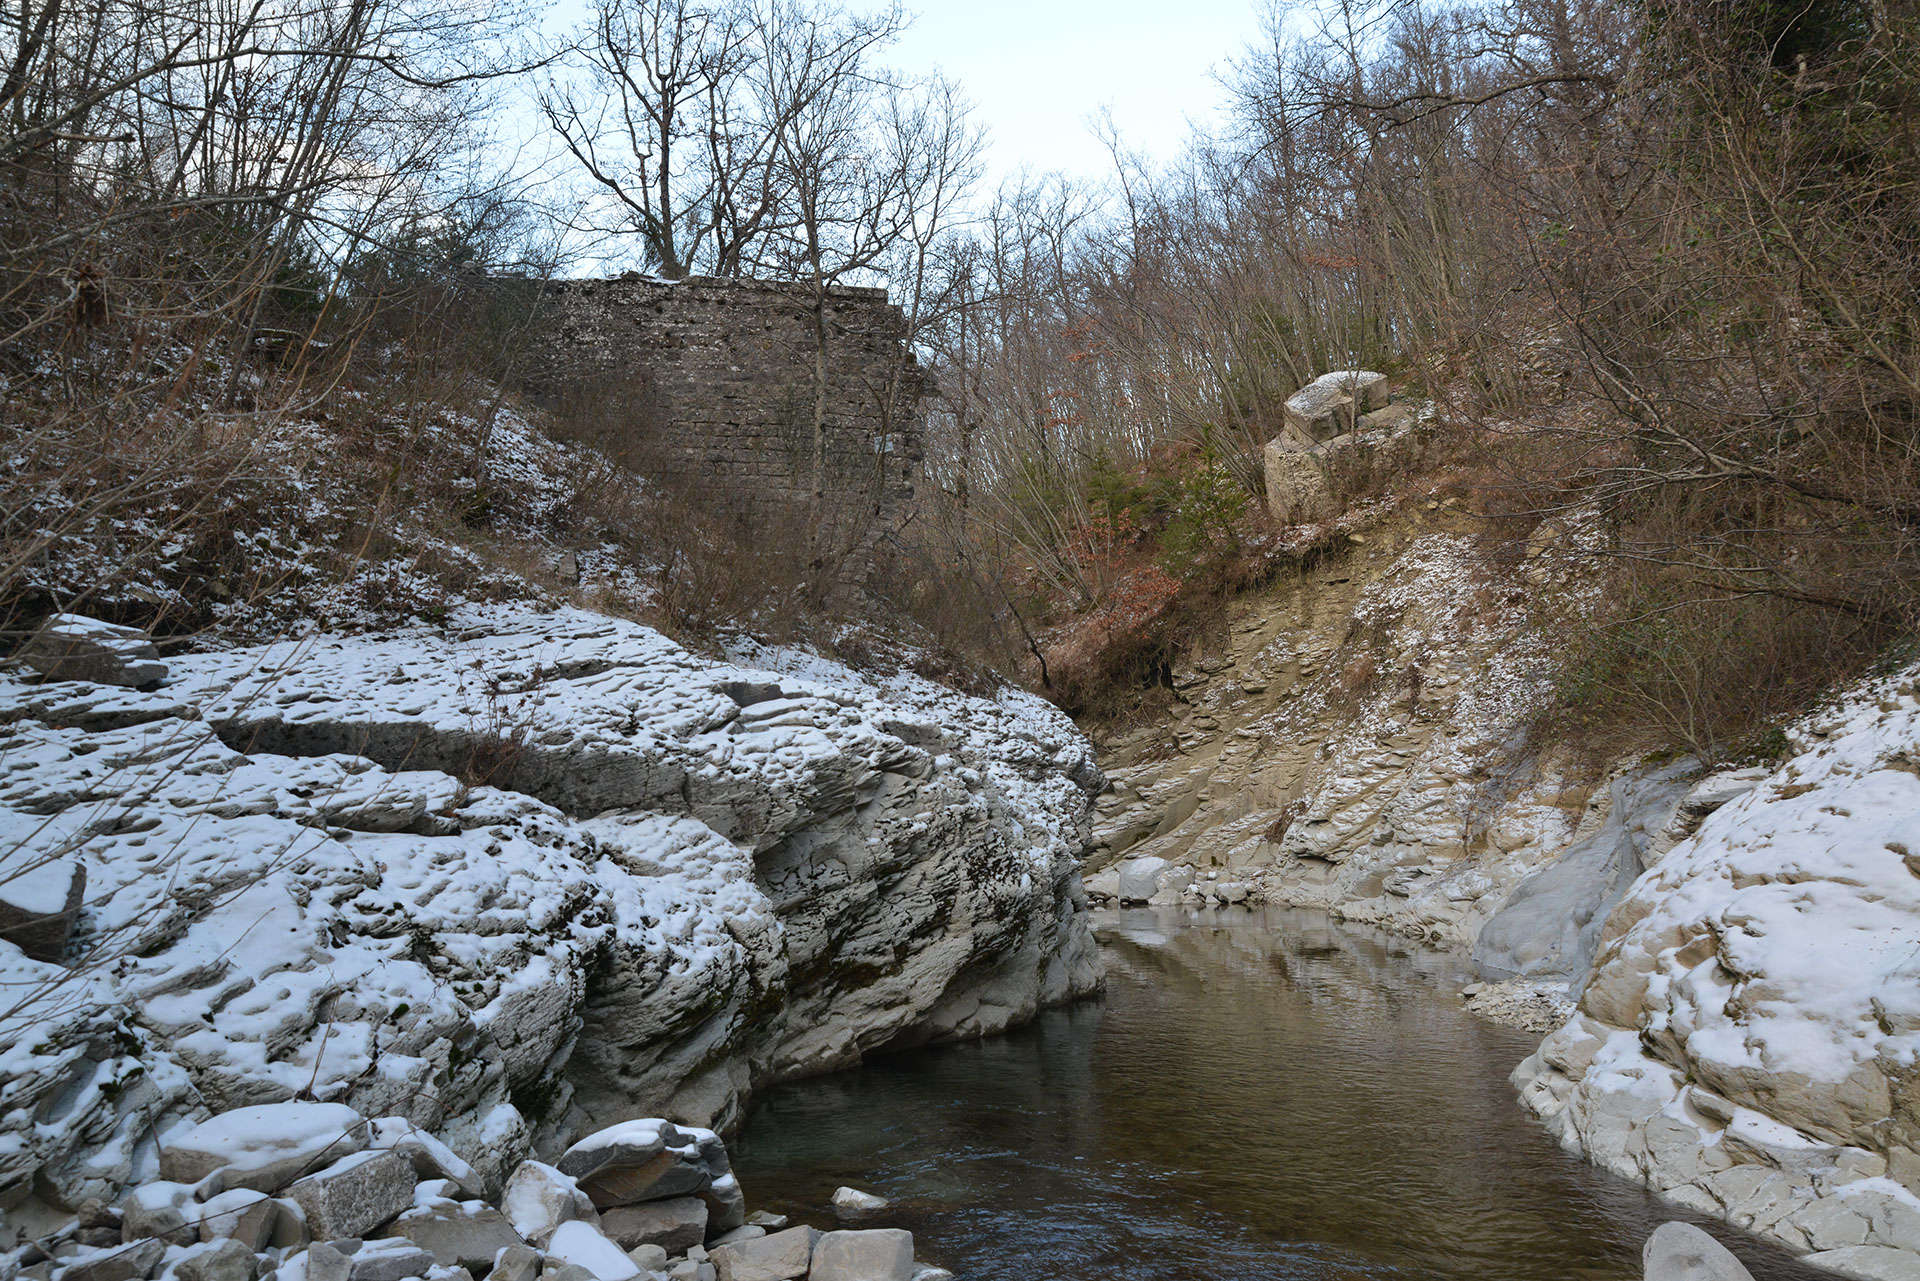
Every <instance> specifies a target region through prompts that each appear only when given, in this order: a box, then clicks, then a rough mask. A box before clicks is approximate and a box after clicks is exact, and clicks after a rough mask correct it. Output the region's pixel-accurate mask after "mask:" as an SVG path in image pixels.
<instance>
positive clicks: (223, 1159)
mask: <svg viewBox="0 0 1920 1281" xmlns="http://www.w3.org/2000/svg"><path fill="white" fill-rule="evenodd" d="M367 1139H368V1128H367V1120H366V1118H365V1117H363V1116H361V1115H360V1114H359V1113H358V1112H356V1111H354V1110H353V1109H352V1108H350V1107H346V1106H344V1105H343V1104H339V1103H300V1102H286V1103H267V1104H261V1105H258V1106H255V1107H246V1108H235V1109H233V1110H232V1111H231V1112H223V1113H221V1114H220V1115H219V1116H216V1117H212V1118H210V1119H209V1120H206V1121H202V1122H201V1123H200V1124H198V1125H196V1126H193V1127H191V1128H189V1129H185V1130H182V1131H179V1132H177V1133H174V1134H170V1135H168V1136H167V1139H166V1141H165V1142H164V1143H163V1144H162V1145H161V1147H160V1175H161V1177H162V1178H166V1179H171V1180H174V1181H175V1182H178V1183H198V1182H199V1181H200V1180H202V1179H204V1178H206V1177H207V1176H208V1175H209V1174H212V1173H213V1172H214V1171H215V1170H220V1171H223V1172H224V1173H223V1175H222V1182H223V1183H224V1185H225V1186H226V1187H228V1188H252V1189H253V1190H254V1191H256V1192H278V1191H279V1190H280V1189H281V1188H283V1187H286V1186H287V1185H288V1184H289V1183H292V1182H293V1181H294V1180H295V1179H298V1178H300V1177H301V1176H302V1175H305V1174H309V1173H312V1172H313V1171H315V1170H318V1169H320V1168H321V1167H322V1166H327V1165H331V1164H332V1163H333V1162H335V1161H337V1160H339V1159H340V1158H341V1157H344V1156H350V1155H352V1154H353V1153H355V1152H359V1151H360V1150H361V1149H363V1148H365V1147H366V1146H367ZM409 1186H411V1184H409ZM348 1235H350V1234H348Z"/></svg>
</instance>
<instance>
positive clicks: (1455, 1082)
mask: <svg viewBox="0 0 1920 1281" xmlns="http://www.w3.org/2000/svg"><path fill="white" fill-rule="evenodd" d="M1099 920H1100V926H1101V939H1102V942H1103V945H1104V946H1105V949H1106V952H1107V958H1108V990H1107V994H1106V996H1105V997H1104V998H1103V999H1101V1000H1099V1001H1093V1002H1087V1003H1083V1004H1081V1005H1078V1006H1075V1007H1073V1008H1071V1009H1067V1010H1062V1011H1056V1012H1054V1013H1051V1014H1048V1015H1046V1016H1045V1017H1043V1018H1042V1019H1041V1020H1040V1021H1039V1022H1038V1023H1037V1024H1035V1025H1034V1026H1032V1027H1030V1028H1027V1029H1024V1030H1022V1031H1020V1032H1018V1033H1015V1034H1013V1035H1010V1036H1006V1037H1001V1038H997V1039H994V1040H990V1041H984V1042H980V1043H977V1044H973V1045H964V1046H952V1047H945V1048H941V1049H935V1050H926V1051H919V1052H915V1053H912V1054H906V1055H900V1056H898V1057H895V1058H890V1059H886V1060H883V1061H881V1062H879V1063H875V1064H872V1065H869V1066H867V1067H865V1068H862V1069H860V1070H858V1071H854V1072H848V1073H842V1074H838V1075H835V1076H829V1077H822V1078H819V1079H817V1080H812V1081H804V1082H796V1083H794V1084H792V1085H788V1086H783V1087H780V1088H778V1089H775V1090H771V1091H769V1092H768V1093H767V1094H766V1095H765V1096H763V1098H762V1100H761V1102H760V1103H759V1105H758V1106H757V1107H756V1108H755V1110H754V1112H753V1115H752V1117H751V1118H750V1119H749V1122H748V1125H747V1129H746V1133H745V1134H744V1136H743V1137H742V1139H741V1141H740V1142H739V1143H738V1144H737V1145H736V1161H735V1164H736V1166H737V1168H738V1169H739V1170H740V1173H741V1178H742V1180H743V1182H745V1184H746V1188H747V1192H748V1196H749V1198H750V1200H751V1201H752V1203H753V1204H754V1205H756V1206H760V1207H766V1208H771V1209H775V1210H779V1211H784V1212H787V1213H792V1214H796V1215H798V1216H801V1217H804V1218H806V1219H808V1220H809V1221H811V1222H815V1223H818V1224H825V1223H827V1222H829V1221H830V1216H829V1215H828V1214H827V1213H826V1212H825V1206H826V1205H827V1201H828V1198H829V1197H830V1195H831V1194H832V1192H833V1189H834V1188H835V1187H836V1186H838V1185H839V1184H842V1183H849V1184H853V1185H856V1186H859V1187H864V1188H868V1189H870V1190H872V1191H876V1192H879V1193H881V1194H882V1195H885V1196H888V1197H891V1198H894V1199H895V1200H896V1202H897V1205H896V1207H895V1210H893V1211H889V1212H888V1213H887V1215H886V1216H885V1217H884V1218H883V1219H881V1220H878V1221H877V1222H880V1223H883V1224H885V1225H887V1226H900V1227H908V1228H912V1229H913V1230H914V1231H915V1233H916V1234H917V1235H918V1237H919V1243H920V1253H921V1255H922V1256H923V1257H926V1258H929V1259H932V1260H934V1261H937V1262H939V1263H942V1264H943V1265H945V1266H947V1267H949V1268H952V1269H953V1270H954V1271H955V1272H956V1273H957V1274H959V1275H960V1276H961V1277H962V1278H965V1279H968V1281H1199V1279H1201V1278H1206V1279H1207V1281H1221V1279H1232V1281H1242V1279H1244V1281H1266V1279H1268V1278H1273V1279H1279V1278H1287V1279H1289V1281H1295V1279H1298V1281H1320V1279H1326V1281H1333V1279H1336V1278H1339V1279H1346V1278H1360V1277H1369V1278H1373V1277H1381V1278H1385V1277H1393V1278H1408V1279H1409V1281H1434V1279H1437V1278H1459V1279H1461V1281H1465V1279H1467V1278H1473V1279H1475V1281H1503V1279H1510V1281H1571V1279H1574V1278H1595V1279H1598V1278H1607V1279H1608V1281H1620V1279H1622V1278H1627V1277H1637V1276H1638V1275H1639V1269H1638V1256H1639V1247H1640V1243H1641V1241H1642V1240H1643V1239H1644V1238H1645V1236H1646V1234H1647V1233H1648V1232H1649V1231H1651V1230H1652V1228H1653V1226H1654V1225H1655V1224H1657V1223H1660V1222H1662V1221H1664V1220H1665V1219H1669V1218H1684V1217H1690V1216H1687V1215H1684V1214H1682V1213H1680V1212H1678V1211H1676V1210H1675V1209H1674V1208H1672V1207H1670V1206H1664V1205H1661V1204H1660V1203H1658V1202H1656V1201H1655V1200H1654V1199H1653V1198H1651V1197H1649V1196H1648V1195H1647V1194H1646V1193H1645V1192H1643V1191H1642V1190H1641V1189H1639V1188H1637V1187H1635V1186H1633V1185H1631V1184H1628V1183H1625V1182H1623V1181H1621V1180H1618V1179H1615V1178H1612V1177H1611V1176H1608V1175H1606V1174H1604V1173H1602V1172H1601V1171H1598V1170H1596V1169H1593V1168H1592V1167H1590V1166H1587V1165H1585V1164H1583V1163H1581V1162H1579V1161H1576V1160H1574V1159H1573V1158H1570V1157H1568V1156H1567V1155H1566V1154H1564V1153H1562V1152H1561V1151H1560V1150H1559V1149H1558V1148H1557V1147H1555V1146H1554V1144H1553V1143H1552V1141H1551V1140H1550V1139H1548V1138H1547V1136H1546V1134H1545V1133H1544V1131H1542V1130H1541V1129H1540V1128H1539V1127H1538V1126H1537V1125H1535V1124H1534V1123H1533V1122H1532V1121H1531V1120H1530V1119H1529V1118H1528V1117H1527V1116H1526V1115H1525V1114H1524V1113H1523V1112H1522V1111H1521V1109H1520V1108H1519V1106H1518V1105H1517V1104H1516V1103H1515V1102H1514V1100H1513V1094H1512V1091H1511V1089H1510V1088H1509V1087H1508V1085H1507V1083H1506V1076H1507V1073H1508V1071H1509V1070H1510V1069H1511V1068H1512V1066H1513V1065H1514V1064H1515V1063H1517V1062H1518V1061H1519V1060H1520V1059H1521V1058H1523V1057H1525V1055H1526V1054H1527V1053H1528V1052H1529V1051H1530V1050H1531V1048H1532V1046H1533V1044H1534V1042H1535V1041H1536V1040H1537V1038H1534V1037H1530V1036H1529V1035H1527V1034H1525V1033H1521V1032H1513V1031H1509V1030H1507V1029H1504V1028H1498V1027H1494V1026H1491V1025H1489V1024H1486V1023H1484V1022H1481V1021H1480V1020H1478V1019H1475V1018H1473V1017H1472V1016H1470V1015H1468V1014H1467V1013H1466V1012H1465V1011H1464V1010H1463V1009H1462V1008H1461V1006H1460V1003H1459V1000H1458V998H1457V997H1456V996H1455V995H1454V993H1455V991H1456V990H1457V988H1458V986H1459V984H1460V983H1461V982H1464V981H1466V978H1465V975H1464V974H1463V973H1461V972H1460V962H1459V961H1458V960H1456V959H1455V958H1453V957H1451V956H1448V955H1446V954H1444V953H1438V952H1434V951H1431V950H1428V949H1425V948H1421V947H1418V946H1415V945H1413V944H1410V943H1408V942H1406V941H1404V940H1401V939H1397V938H1394V937H1393V936H1390V935H1385V934H1380V933H1376V932H1372V931H1366V930H1361V929H1357V928H1353V927H1346V926H1336V925H1334V924H1333V923H1331V922H1329V921H1327V920H1326V919H1325V918H1324V917H1322V916H1319V915H1317V914H1312V913H1304V912H1286V911H1280V910H1274V911H1270V912H1265V913H1257V912H1246V911H1240V910H1230V911H1225V912H1217V913H1215V912H1185V911H1179V910H1147V909H1141V910H1138V911H1126V912H1109V913H1104V914H1102V915H1101V916H1100V918H1099ZM1710 1226H1711V1227H1712V1228H1713V1230H1714V1231H1715V1232H1716V1234H1718V1235H1720V1236H1721V1237H1722V1239H1727V1238H1728V1236H1729V1235H1730V1234H1729V1233H1728V1232H1727V1231H1726V1230H1725V1229H1723V1228H1721V1227H1719V1226H1718V1225H1710ZM1729 1244H1731V1245H1732V1246H1733V1247H1734V1249H1735V1250H1736V1252H1738V1253H1740V1254H1741V1255H1742V1257H1743V1258H1745V1259H1746V1260H1747V1261H1748V1263H1749V1266H1751V1267H1752V1268H1753V1269H1754V1272H1755V1275H1756V1276H1757V1277H1759V1278H1761V1281H1790V1279H1791V1281H1799V1279H1800V1278H1812V1277H1817V1276H1820V1275H1822V1274H1819V1273H1816V1272H1814V1271H1812V1270H1810V1269H1806V1268H1803V1267H1800V1266H1798V1265H1796V1264H1794V1263H1793V1262H1792V1261H1791V1260H1789V1259H1788V1258H1787V1257H1786V1256H1785V1255H1783V1254H1781V1253H1779V1252H1777V1251H1773V1250H1770V1249H1768V1248H1766V1247H1764V1246H1761V1245H1758V1244H1757V1243H1753V1242H1748V1241H1745V1240H1732V1241H1729Z"/></svg>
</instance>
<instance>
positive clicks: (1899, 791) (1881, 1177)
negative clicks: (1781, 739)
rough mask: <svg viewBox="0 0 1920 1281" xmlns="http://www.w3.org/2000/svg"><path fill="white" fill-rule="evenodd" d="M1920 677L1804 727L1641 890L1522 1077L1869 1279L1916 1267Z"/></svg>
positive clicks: (1658, 1167) (1605, 1135)
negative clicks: (1790, 751)
mask: <svg viewBox="0 0 1920 1281" xmlns="http://www.w3.org/2000/svg"><path fill="white" fill-rule="evenodd" d="M1916 682H1920V669H1909V670H1907V671H1905V672H1903V673H1900V674H1898V675H1895V676H1889V677H1885V678H1881V679H1877V680H1874V681H1870V682H1868V683H1867V684H1865V685H1864V686H1861V687H1859V688H1857V689H1855V690H1853V691H1852V692H1850V693H1849V694H1848V696H1847V697H1846V698H1845V699H1844V701H1842V702H1841V703H1840V704H1839V705H1838V706H1836V707H1834V708H1830V709H1828V710H1825V711H1822V712H1820V713H1817V714H1815V715H1813V716H1812V717H1810V718H1808V719H1807V720H1805V721H1803V722H1802V723H1800V724H1799V725H1797V726H1795V727H1794V728H1793V729H1792V730H1791V731H1790V733H1789V738H1790V740H1791V741H1792V744H1793V748H1794V751H1795V754H1794V755H1793V756H1792V758H1791V759H1789V760H1788V761H1787V762H1786V763H1785V764H1784V765H1782V766H1781V767H1780V768H1779V769H1777V770H1774V771H1772V772H1771V773H1768V774H1766V775H1765V776H1764V777H1763V778H1761V779H1759V780H1757V785H1755V784H1753V783H1749V784H1748V790H1746V791H1745V792H1744V794H1742V795H1740V796H1738V797H1737V798H1736V799H1733V800H1731V801H1730V802H1728V803H1726V804H1724V805H1722V806H1721V807H1720V808H1718V809H1717V811H1716V812H1714V813H1712V814H1711V815H1710V816H1709V817H1707V818H1706V819H1705V820H1704V822H1702V824H1701V825H1700V828H1699V830H1698V832H1696V833H1695V834H1693V835H1692V836H1690V837H1689V838H1687V839H1686V840H1684V841H1682V842H1680V843H1679V844H1677V845H1676V846H1675V847H1674V848H1673V849H1672V850H1671V851H1669V852H1668V853H1666V854H1665V855H1664V856H1663V857H1662V858H1661V859H1660V860H1659V862H1658V863H1657V865H1656V866H1654V867H1653V869H1652V870H1651V871H1649V872H1648V873H1647V874H1646V875H1645V876H1643V877H1641V878H1640V879H1639V880H1638V881H1637V882H1635V883H1634V885H1633V886H1632V888H1631V889H1630V890H1629V891H1628V892H1627V894H1626V896H1625V898H1624V899H1623V900H1622V901H1621V903H1620V904H1619V906H1618V907H1617V908H1616V909H1615V910H1614V912H1613V914H1612V916H1611V918H1610V919H1609V920H1608V922H1607V925H1606V930H1605V941H1604V943H1603V945H1602V949H1601V952H1600V955H1599V958H1598V960H1597V963H1596V964H1595V966H1594V968H1593V972H1592V977H1591V979H1590V980H1589V981H1588V983H1587V984H1586V987H1585V991H1584V994H1583V995H1582V997H1581V1000H1580V1007H1579V1012H1578V1013H1577V1014H1576V1015H1575V1016H1574V1017H1573V1018H1572V1019H1571V1020H1570V1021H1569V1022H1568V1023H1567V1024H1566V1025H1565V1026H1564V1027H1562V1028H1560V1029H1559V1030H1558V1031H1556V1032H1554V1033H1553V1034H1552V1035H1551V1036H1549V1037H1548V1038H1547V1039H1546V1041H1545V1042H1544V1043H1543V1044H1542V1046H1541V1047H1540V1050H1539V1052H1538V1053H1536V1054H1535V1055H1533V1056H1532V1057H1531V1058H1529V1059H1528V1060H1527V1061H1526V1062H1525V1063H1523V1064H1521V1065H1520V1067H1519V1069H1518V1070H1516V1072H1515V1073H1514V1080H1515V1083H1516V1084H1518V1085H1519V1087H1520V1091H1521V1097H1522V1099H1523V1100H1524V1101H1525V1102H1526V1104H1527V1106H1529V1107H1531V1108H1533V1109H1534V1110H1535V1111H1536V1112H1538V1113H1539V1114H1540V1115H1541V1116H1542V1118H1543V1119H1545V1121H1546V1123H1547V1125H1548V1127H1549V1128H1550V1129H1552V1130H1553V1132H1554V1133H1555V1134H1557V1135H1558V1136H1559V1137H1560V1138H1561V1140H1562V1141H1563V1142H1564V1143H1565V1144H1566V1145H1567V1146H1568V1147H1570V1148H1573V1149H1575V1150H1577V1151H1581V1152H1584V1153H1585V1154H1586V1155H1587V1156H1588V1157H1589V1158H1590V1159H1592V1160H1594V1161H1596V1162H1598V1163H1599V1164H1601V1165H1604V1166H1606V1167H1607V1168H1609V1169H1612V1170H1615V1171H1616V1172H1618V1173H1620V1174H1623V1175H1626V1176H1628V1177H1630V1178H1635V1179H1639V1180H1641V1181H1643V1182H1646V1183H1648V1184H1649V1185H1651V1186H1653V1187H1655V1188H1658V1189H1659V1190H1660V1191H1661V1192H1662V1194H1663V1195H1665V1196H1667V1197H1668V1198H1670V1199H1672V1200H1674V1201H1677V1202H1679V1203H1681V1204H1683V1205H1686V1206H1688V1207H1690V1208H1693V1209H1696V1210H1700V1211H1703V1212H1705V1213H1711V1214H1719V1215H1724V1216H1725V1217H1726V1218H1728V1219H1730V1220H1731V1221H1732V1222H1734V1223H1735V1224H1738V1225H1739V1226H1741V1227H1743V1228H1746V1229H1748V1230H1750V1231H1752V1232H1755V1233H1758V1234H1760V1235H1762V1236H1766V1237H1771V1238H1773V1239H1775V1240H1778V1241H1781V1242H1784V1243H1786V1244H1787V1245H1789V1246H1792V1247H1794V1248H1796V1249H1801V1250H1808V1251H1812V1252H1813V1253H1812V1255H1811V1258H1812V1261H1814V1262H1816V1263H1821V1264H1824V1265H1826V1266H1828V1267H1831V1268H1834V1269H1835V1270H1837V1271H1840V1272H1842V1273H1844V1274H1846V1275H1850V1276H1857V1277H1870V1278H1888V1279H1892V1278H1912V1277H1920V1196H1916V1195H1915V1194H1916V1192H1920V1066H1916V1065H1917V1064H1920V853H1917V852H1920V769H1917V768H1916V762H1920V693H1917V692H1916Z"/></svg>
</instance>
